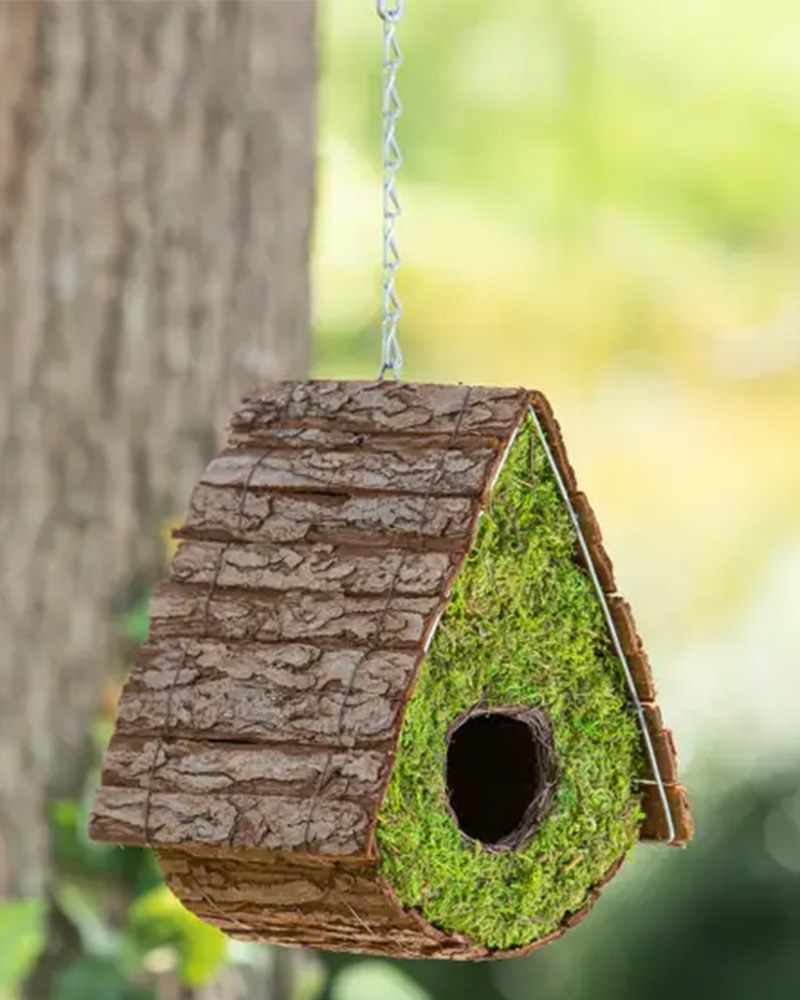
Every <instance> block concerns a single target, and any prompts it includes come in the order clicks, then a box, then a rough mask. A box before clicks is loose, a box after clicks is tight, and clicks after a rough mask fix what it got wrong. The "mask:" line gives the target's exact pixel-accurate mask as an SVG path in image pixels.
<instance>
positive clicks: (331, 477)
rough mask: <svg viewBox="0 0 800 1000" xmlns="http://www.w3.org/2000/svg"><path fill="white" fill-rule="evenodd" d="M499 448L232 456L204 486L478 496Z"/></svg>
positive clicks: (211, 471) (212, 470)
mask: <svg viewBox="0 0 800 1000" xmlns="http://www.w3.org/2000/svg"><path fill="white" fill-rule="evenodd" d="M496 457H497V451H496V449H495V448H471V449H468V450H467V451H460V450H458V449H456V448H450V449H443V448H430V449H424V450H423V449H422V448H420V447H419V446H417V447H408V446H405V447H404V446H402V445H397V446H396V447H393V448H387V449H384V450H381V451H371V450H368V449H366V448H362V449H360V450H359V451H341V450H339V451H324V450H321V449H316V448H297V449H296V450H294V449H277V450H273V451H232V452H226V453H225V454H223V455H220V456H219V457H218V458H215V459H214V461H213V462H212V463H211V464H210V465H209V466H208V468H207V469H206V471H205V472H204V473H203V475H202V478H201V480H200V482H201V483H202V484H203V485H207V486H244V485H245V484H247V489H248V492H250V491H255V490H259V489H267V490H270V491H273V492H274V491H278V490H292V491H293V492H294V491H298V490H306V491H314V490H316V491H319V492H320V493H326V494H328V493H347V494H349V495H353V494H356V495H357V494H359V493H375V492H378V493H401V494H406V493H421V494H423V495H424V496H467V497H473V496H478V495H479V494H480V492H481V489H482V487H483V486H484V485H485V483H486V473H487V470H488V467H489V463H490V462H492V460H493V459H495V458H496Z"/></svg>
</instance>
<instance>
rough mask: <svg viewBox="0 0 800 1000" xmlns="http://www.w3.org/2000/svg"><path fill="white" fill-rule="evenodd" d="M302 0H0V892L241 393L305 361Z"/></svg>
mask: <svg viewBox="0 0 800 1000" xmlns="http://www.w3.org/2000/svg"><path fill="white" fill-rule="evenodd" d="M314 75H315V74H314V5H313V3H311V2H304V3H298V2H293V0H288V2H270V3H247V2H239V0H159V2H158V3H143V2H139V3H121V2H117V0H91V2H88V0H87V2H81V0H72V2H70V3H64V2H56V0H39V2H17V0H6V2H0V329H2V343H3V364H2V365H1V366H0V455H2V489H1V490H0V536H2V539H3V560H2V567H1V568H0V631H1V633H2V634H1V635H0V687H1V688H2V691H3V695H2V697H1V698H0V897H2V896H5V895H8V894H12V895H13V894H17V893H26V894H27V893H38V892H39V891H41V889H42V887H43V885H44V884H45V881H46V876H47V845H46V831H47V827H46V822H45V815H44V814H45V801H46V799H47V797H48V796H49V795H54V794H55V795H71V794H75V793H77V792H79V791H80V786H81V782H82V780H83V775H84V774H85V765H86V760H85V759H84V753H83V748H84V747H85V746H86V742H87V740H86V734H87V733H88V732H89V729H90V721H91V718H92V714H93V712H94V710H95V706H96V702H97V700H98V698H99V697H100V695H101V692H102V678H103V676H104V675H105V674H107V673H108V672H109V671H110V669H111V668H112V667H113V664H114V646H113V615H114V614H116V613H118V612H119V611H120V610H121V608H122V607H123V606H124V605H125V604H126V602H127V600H128V589H129V587H130V584H131V583H132V582H133V583H136V579H134V580H133V581H132V580H131V577H132V575H133V576H134V577H138V578H139V582H140V583H141V582H143V581H144V580H145V579H148V578H149V576H150V574H151V573H152V572H153V570H154V568H155V567H156V566H157V565H158V563H159V562H160V559H161V552H160V543H159V540H158V533H157V528H158V526H159V525H160V522H161V520H162V518H164V517H166V516H170V517H172V516H174V515H175V513H176V512H178V511H180V510H181V509H182V508H183V507H184V506H185V504H186V501H187V499H188V497H189V493H190V489H191V487H192V485H193V484H194V483H195V482H196V481H197V478H198V476H199V474H200V472H201V471H202V469H203V467H204V465H205V463H206V462H207V461H208V459H209V458H210V457H211V455H212V454H213V453H214V452H215V450H216V443H215V436H214V429H215V427H219V426H222V425H223V423H224V420H225V419H226V417H227V414H228V413H229V412H230V410H231V408H232V406H233V405H234V404H235V403H236V402H237V401H238V400H239V399H240V398H241V394H242V392H244V391H245V389H247V388H249V387H250V386H252V385H253V384H262V383H264V382H265V381H268V380H270V379H280V378H285V377H298V376H301V375H302V374H304V372H305V368H306V363H307V359H308V353H309V345H308V336H307V330H308V290H307V277H306V271H307V268H306V260H307V243H308V235H309V228H310V218H311V207H312V197H313V176H312V174H313V149H314V113H313V91H314Z"/></svg>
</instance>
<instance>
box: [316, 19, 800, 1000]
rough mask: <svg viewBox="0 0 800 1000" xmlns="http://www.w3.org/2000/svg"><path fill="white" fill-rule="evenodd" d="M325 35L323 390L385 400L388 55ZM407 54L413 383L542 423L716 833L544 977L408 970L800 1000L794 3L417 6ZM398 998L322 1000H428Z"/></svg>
mask: <svg viewBox="0 0 800 1000" xmlns="http://www.w3.org/2000/svg"><path fill="white" fill-rule="evenodd" d="M321 15H322V42H323V49H322V59H323V74H322V82H321V107H320V145H319V207H318V215H317V226H316V240H315V255H314V263H313V268H314V270H313V277H314V290H315V331H316V338H317V341H316V350H317V360H316V366H315V368H316V374H318V375H326V376H341V377H347V378H352V377H373V376H374V375H375V374H376V372H377V368H378V365H379V345H378V335H377V326H378V323H377V313H378V308H379V262H380V243H379V228H380V218H379V210H380V173H379V170H380V162H379V156H380V30H381V29H380V24H379V22H378V20H377V17H376V16H375V14H374V11H373V9H372V5H371V4H370V3H359V2H356V0H330V2H328V3H327V4H325V6H324V8H323V10H322V12H321ZM400 39H401V45H402V48H403V51H404V55H405V62H404V65H403V67H402V69H401V71H400V76H399V86H400V92H401V97H402V100H403V105H404V112H403V116H402V118H401V120H400V125H399V129H398V132H399V137H400V142H401V146H402V148H403V151H404V155H405V162H404V165H403V168H402V171H401V174H400V182H399V183H400V195H401V201H402V205H403V210H404V215H403V218H402V220H401V222H400V224H399V227H398V229H399V241H400V247H401V254H402V256H403V259H404V265H403V268H402V271H401V274H400V278H399V293H400V297H401V299H402V302H403V306H404V315H403V318H402V321H401V326H400V340H401V345H402V347H403V350H404V353H405V356H406V368H405V371H404V377H405V378H408V379H414V380H430V381H442V382H459V381H464V382H475V383H493V384H500V385H519V384H523V385H528V386H532V387H536V388H539V389H542V390H544V391H545V392H546V393H547V394H548V396H549V397H550V399H551V401H552V403H553V405H554V407H555V409H556V412H557V414H558V416H559V419H560V421H561V424H562V427H563V430H564V434H565V437H566V440H567V444H568V446H569V449H570V452H571V457H572V459H573V463H574V465H575V467H576V470H577V472H578V476H579V478H580V481H581V485H582V487H583V488H584V489H585V490H586V491H587V493H588V494H589V495H590V497H591V500H592V503H593V504H594V506H595V509H596V510H597V512H598V515H599V518H600V521H601V524H602V525H603V529H604V534H605V536H606V541H607V544H608V548H609V550H610V552H611V553H612V556H613V557H614V559H615V563H616V567H617V571H618V572H617V578H618V582H619V585H620V589H621V591H622V592H623V593H624V594H625V595H626V596H627V597H628V598H629V599H630V600H631V602H632V604H633V605H634V608H635V611H636V615H637V619H638V621H639V624H640V626H641V630H642V633H643V635H644V637H645V641H646V643H647V645H648V648H649V652H650V654H651V658H652V660H653V663H654V667H655V670H656V675H657V679H658V681H659V691H660V700H661V704H662V708H663V711H664V715H665V718H666V721H667V724H668V725H670V726H671V727H672V728H673V729H674V732H675V737H676V742H677V745H678V750H679V757H680V764H681V767H682V772H683V773H682V776H683V778H684V780H685V781H686V783H687V784H688V786H689V790H690V793H691V795H692V803H693V806H694V809H695V812H696V814H697V820H698V827H699V830H698V840H697V843H696V844H695V845H693V846H692V847H690V848H689V849H688V850H687V851H685V852H677V851H667V850H663V849H657V848H656V849H654V848H648V847H644V846H643V847H640V848H638V849H637V852H636V853H635V856H634V863H633V864H631V865H629V866H628V869H627V871H625V872H624V873H623V875H622V876H621V877H620V878H619V879H618V880H617V881H616V882H615V883H614V884H613V885H612V887H611V889H610V891H609V892H608V894H607V898H605V899H604V900H603V901H602V902H601V904H600V906H599V908H598V909H597V910H596V911H595V913H594V914H593V916H592V917H591V918H590V919H589V920H588V921H586V923H585V924H583V925H582V926H581V927H580V928H578V929H577V930H576V931H575V932H574V933H572V934H570V935H568V936H567V938H566V939H564V940H563V941H561V942H559V943H558V944H557V945H554V946H552V947H551V948H548V949H545V950H544V951H543V952H541V953H539V954H537V955H534V956H532V957H531V958H530V959H528V960H523V961H520V962H514V963H509V962H506V963H502V964H498V965H496V966H492V967H467V968H459V969H453V968H449V967H444V966H441V965H440V966H433V965H432V964H431V963H427V964H425V965H423V964H422V963H407V964H405V966H404V967H403V972H404V974H408V975H412V976H413V977H415V978H416V979H417V981H418V983H417V986H416V987H415V988H416V989H418V988H423V989H425V990H427V991H428V994H427V995H428V996H430V997H432V998H434V1000H448V998H450V997H456V996H467V997H470V996H474V997H480V998H484V997H491V996H494V995H498V996H502V997H505V998H507V1000H517V998H519V1000H522V998H544V997H554V998H555V997H558V998H560V1000H573V998H588V997H597V996H602V997H609V998H622V997H638V996H641V995H643V994H644V992H645V991H646V992H647V994H648V995H649V996H651V997H653V996H659V997H660V996H662V995H663V996H665V997H666V996H667V995H669V996H675V995H680V996H686V997H694V996H698V997H699V996H703V997H714V998H716V997H720V998H727V997H751V996H752V997H755V996H757V997H762V996H763V997H769V998H783V997H793V996H796V995H800V791H798V790H799V789H800V761H798V747H800V738H799V737H798V720H799V719H800V679H799V678H800V614H798V612H800V454H798V445H797V439H798V436H800V404H798V393H799V392H800V284H798V274H800V171H799V170H798V167H797V164H798V162H800V4H798V3H796V2H793V0H783V2H781V0H650V2H648V3H641V2H635V0H407V3H406V13H405V16H404V19H403V21H402V23H401V27H400ZM335 964H337V963H335ZM337 967H338V964H337ZM396 972H397V969H396V968H395V969H392V970H390V969H389V967H388V966H376V965H374V964H365V963H363V962H358V961H356V962H355V963H353V964H350V965H348V966H347V967H346V975H345V978H344V979H341V978H340V980H339V986H338V990H339V992H338V993H337V986H336V983H337V980H336V979H334V984H333V995H334V996H336V997H339V996H340V993H341V991H342V990H345V989H346V990H347V991H348V992H347V1000H350V998H351V997H353V998H355V1000H360V998H361V997H363V998H364V1000H371V998H372V997H381V998H384V997H386V998H388V997H394V996H395V994H394V993H391V992H390V989H394V988H396V989H397V990H402V989H406V990H408V991H411V992H408V993H407V995H408V996H409V997H412V996H417V993H415V992H413V991H412V984H411V983H410V982H405V983H401V982H400V981H399V980H391V983H390V981H389V980H388V979H387V980H386V982H385V983H383V981H382V980H380V979H375V977H376V976H377V977H380V975H382V974H386V975H391V974H394V973H396ZM376 983H378V985H376ZM381 983H382V985H381ZM392 983H393V984H394V985H391V984H392ZM405 995H406V994H405V993H402V992H398V993H397V996H398V997H400V996H405Z"/></svg>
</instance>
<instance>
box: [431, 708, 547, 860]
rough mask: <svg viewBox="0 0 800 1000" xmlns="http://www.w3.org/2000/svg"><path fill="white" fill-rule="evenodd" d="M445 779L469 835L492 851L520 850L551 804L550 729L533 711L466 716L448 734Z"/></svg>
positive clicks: (456, 813)
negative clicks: (492, 849) (518, 848)
mask: <svg viewBox="0 0 800 1000" xmlns="http://www.w3.org/2000/svg"><path fill="white" fill-rule="evenodd" d="M445 777H446V781H447V789H448V796H449V800H450V808H451V810H452V812H453V814H454V816H455V819H456V822H457V823H458V825H459V827H460V828H461V830H462V832H463V833H464V834H466V836H467V837H470V838H471V839H473V840H477V841H480V842H481V843H482V844H484V845H485V846H487V847H490V848H494V849H496V850H511V849H514V848H517V847H520V846H521V845H522V844H523V843H524V842H525V841H526V840H527V839H528V838H529V836H530V835H531V834H532V833H533V832H535V830H536V828H537V827H538V825H539V822H540V821H541V819H542V818H543V816H544V813H545V812H546V810H547V808H548V806H549V805H550V802H551V800H552V793H553V788H554V785H555V764H554V760H553V752H552V738H551V735H550V729H549V726H547V723H546V722H545V721H544V719H543V716H542V715H541V713H538V712H536V711H535V710H533V709H527V710H526V709H522V710H520V711H516V712H515V711H514V710H511V711H498V712H480V713H475V714H472V715H468V716H467V717H466V718H465V719H464V721H463V722H460V723H457V724H456V725H455V726H454V727H453V729H452V730H451V733H450V743H449V746H448V748H447V770H446V775H445Z"/></svg>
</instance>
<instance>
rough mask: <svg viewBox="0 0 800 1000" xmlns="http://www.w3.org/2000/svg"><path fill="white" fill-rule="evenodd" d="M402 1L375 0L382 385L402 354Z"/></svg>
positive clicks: (398, 368) (400, 361)
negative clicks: (379, 28) (379, 36)
mask: <svg viewBox="0 0 800 1000" xmlns="http://www.w3.org/2000/svg"><path fill="white" fill-rule="evenodd" d="M404 4H405V0H376V6H377V8H378V14H379V15H380V17H381V19H382V21H383V102H382V116H383V147H382V150H383V155H382V170H381V174H382V187H383V276H382V290H383V294H382V300H381V370H380V373H379V374H378V381H380V382H382V381H383V379H384V378H385V377H386V375H387V373H389V372H391V373H392V376H393V377H394V379H395V381H398V380H399V378H400V372H401V371H402V369H403V354H402V352H401V350H400V344H399V343H398V340H397V324H398V323H399V321H400V316H401V314H402V312H403V310H402V308H401V306H400V300H399V299H398V297H397V292H396V290H395V279H396V277H397V271H398V268H399V267H400V263H401V260H400V253H399V251H398V249H397V242H396V240H395V232H394V229H395V224H396V222H397V220H398V218H399V217H400V201H399V200H398V197H397V189H396V187H395V180H396V177H397V171H398V169H399V168H400V166H401V165H402V163H403V154H402V153H401V152H400V146H399V145H398V142H397V135H396V129H397V119H398V118H399V117H400V114H401V112H402V110H403V106H402V104H401V103H400V98H399V96H398V94H397V71H398V69H399V68H400V66H401V64H402V62H403V54H402V52H401V51H400V46H399V45H398V43H397V22H398V21H399V20H400V18H401V17H402V14H403V7H404Z"/></svg>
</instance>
